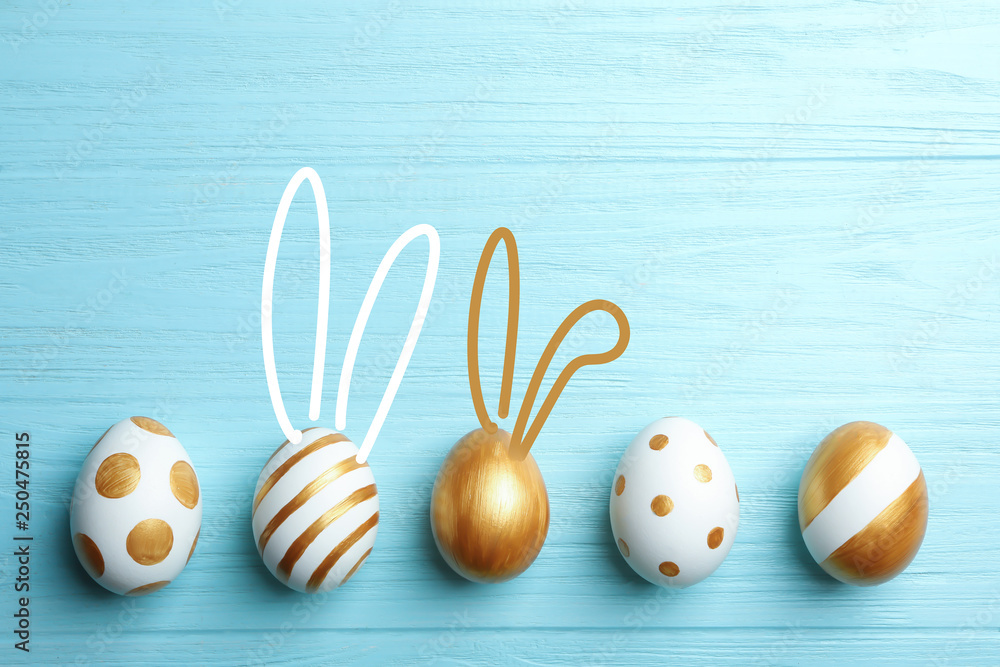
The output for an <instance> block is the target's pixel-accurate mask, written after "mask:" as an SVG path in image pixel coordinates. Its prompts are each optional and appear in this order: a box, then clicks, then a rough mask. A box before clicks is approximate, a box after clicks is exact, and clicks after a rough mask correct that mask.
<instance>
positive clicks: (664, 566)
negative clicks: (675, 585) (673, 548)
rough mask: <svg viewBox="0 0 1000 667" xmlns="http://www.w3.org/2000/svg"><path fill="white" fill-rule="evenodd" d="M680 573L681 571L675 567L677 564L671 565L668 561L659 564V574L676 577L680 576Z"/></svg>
mask: <svg viewBox="0 0 1000 667" xmlns="http://www.w3.org/2000/svg"><path fill="white" fill-rule="evenodd" d="M680 572H681V569H680V568H679V567H677V563H673V562H671V561H669V560H668V561H665V562H663V563H660V573H661V574H665V575H666V576H668V577H676V576H677V575H678V574H680Z"/></svg>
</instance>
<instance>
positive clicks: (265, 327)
mask: <svg viewBox="0 0 1000 667" xmlns="http://www.w3.org/2000/svg"><path fill="white" fill-rule="evenodd" d="M304 180H308V181H309V183H310V185H312V189H313V196H314V197H315V199H316V212H317V215H318V218H319V238H320V255H319V256H320V269H319V270H320V276H319V306H318V308H317V314H316V350H315V354H314V357H313V379H312V390H311V393H310V397H309V419H310V420H312V421H316V420H317V419H319V413H320V399H321V397H322V394H323V366H324V364H325V360H326V338H327V323H328V319H329V306H330V214H329V210H328V209H327V202H326V194H325V192H324V190H323V183H322V182H321V181H320V178H319V174H317V173H316V171H315V170H313V169H311V168H309V167H303V168H302V169H299V170H298V171H297V172H296V173H295V175H294V176H293V177H292V179H291V180H290V181H289V182H288V185H287V186H286V187H285V192H284V193H283V194H282V196H281V201H280V202H279V204H278V211H277V213H276V214H275V216H274V225H273V226H272V228H271V238H270V240H269V241H268V246H267V257H266V259H265V262H264V283H263V287H262V289H261V311H260V327H261V345H262V348H263V352H264V373H265V375H266V376H267V388H268V392H269V393H270V395H271V405H272V407H273V408H274V414H275V417H277V419H278V424H279V426H281V430H282V432H283V433H284V434H285V437H286V438H288V441H289V442H291V443H292V444H298V443H300V442H301V441H302V431H300V430H297V429H294V428H292V423H291V421H290V420H289V419H288V413H287V412H286V411H285V405H284V402H283V401H282V399H281V389H280V388H279V386H278V373H277V368H276V366H275V361H274V339H273V335H272V318H271V304H272V293H273V288H274V270H275V266H276V265H277V260H278V246H279V245H280V243H281V232H282V229H283V228H284V225H285V218H286V217H287V216H288V209H289V207H290V206H291V203H292V199H293V198H294V196H295V193H296V192H297V191H298V189H299V187H300V186H301V185H302V182H303V181H304ZM418 236H426V237H427V240H428V243H429V246H430V248H429V253H428V257H427V273H426V275H425V276H424V285H423V288H422V289H421V292H420V299H419V301H418V302H417V310H416V312H415V313H414V315H413V322H412V323H411V324H410V330H409V332H408V333H407V335H406V340H405V341H404V343H403V350H402V352H400V355H399V359H398V360H397V361H396V367H395V369H393V372H392V377H390V378H389V385H388V386H387V387H386V390H385V393H384V394H383V395H382V401H381V403H379V406H378V409H377V410H376V412H375V418H374V419H373V420H372V423H371V425H370V426H369V427H368V433H366V434H365V439H364V440H363V441H362V444H361V448H360V450H359V451H358V455H357V460H358V462H359V463H364V462H365V461H366V460H367V458H368V455H369V453H371V450H372V447H373V446H374V445H375V439H376V438H377V437H378V434H379V431H381V430H382V425H383V424H384V423H385V418H386V416H388V414H389V408H390V407H391V406H392V401H393V399H395V397H396V392H397V391H398V390H399V385H400V383H401V382H402V380H403V375H404V374H405V373H406V367H407V365H408V364H409V363H410V357H411V356H412V355H413V350H414V349H415V348H416V346H417V339H418V338H419V337H420V330H421V329H422V328H423V325H424V321H425V320H426V319H427V311H428V309H429V308H430V302H431V297H432V295H433V294H434V283H435V281H436V279H437V271H438V264H439V263H440V258H441V239H440V237H439V236H438V233H437V230H436V229H434V227H432V226H431V225H428V224H420V225H416V226H414V227H411V228H410V229H408V230H406V231H405V232H403V233H402V234H401V235H400V237H399V238H398V239H396V241H395V243H393V244H392V246H390V248H389V250H388V252H386V254H385V256H384V257H383V258H382V262H381V263H380V264H379V267H378V270H377V271H376V272H375V277H374V278H372V282H371V285H369V287H368V292H367V293H366V294H365V299H364V301H363V302H362V304H361V310H360V311H359V312H358V317H357V319H356V320H355V321H354V329H353V330H352V331H351V338H350V340H349V342H348V344H347V352H346V354H345V355H344V366H343V368H342V370H341V373H340V386H339V387H338V390H337V407H336V420H335V421H336V427H337V430H338V431H341V432H343V431H344V429H345V428H346V427H347V399H348V394H349V391H350V386H351V376H352V375H353V373H354V364H355V360H356V358H357V353H358V347H360V345H361V338H362V336H363V335H364V332H365V326H366V325H367V324H368V316H369V315H370V314H371V311H372V308H373V307H374V305H375V300H376V299H377V298H378V294H379V291H380V290H381V289H382V284H383V283H384V282H385V277H386V276H387V275H388V273H389V269H390V268H392V265H393V262H395V261H396V258H397V257H399V254H400V252H402V251H403V248H405V247H406V246H407V245H409V244H410V242H411V241H413V240H414V239H416V238H417V237H418Z"/></svg>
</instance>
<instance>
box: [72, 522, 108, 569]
mask: <svg viewBox="0 0 1000 667" xmlns="http://www.w3.org/2000/svg"><path fill="white" fill-rule="evenodd" d="M73 547H74V548H75V549H76V557H77V558H79V559H80V563H82V564H83V569H85V570H86V571H87V572H88V573H89V574H90V576H92V577H93V578H94V579H98V578H100V576H101V575H102V574H104V556H102V555H101V550H100V549H98V548H97V543H95V542H94V540H92V539H90V537H89V536H87V535H84V534H83V533H77V534H76V535H74V536H73Z"/></svg>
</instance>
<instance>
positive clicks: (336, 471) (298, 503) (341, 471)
mask: <svg viewBox="0 0 1000 667" xmlns="http://www.w3.org/2000/svg"><path fill="white" fill-rule="evenodd" d="M367 467H368V464H367V463H358V459H357V457H356V456H354V455H353V454H352V455H351V456H349V457H347V458H346V459H344V460H343V461H341V462H340V463H338V464H336V465H334V466H331V467H330V468H327V469H326V471H325V472H323V474H321V475H320V476H319V477H317V478H316V479H314V480H313V481H311V482H309V483H308V484H306V487H305V488H304V489H302V490H301V491H299V493H298V494H297V495H296V496H295V497H294V498H292V499H291V500H289V501H288V503H287V504H286V505H285V506H284V507H282V508H281V509H280V510H278V513H277V514H275V515H274V517H272V518H271V520H270V521H268V522H267V526H265V527H264V530H263V531H261V534H260V539H258V540H257V548H258V549H259V550H260V552H261V553H264V547H266V546H267V542H268V540H270V539H271V536H272V535H274V531H276V530H278V527H279V526H280V525H281V524H282V523H283V522H284V521H285V519H287V518H288V517H289V516H291V515H292V513H293V512H294V511H295V510H297V509H299V508H300V507H302V506H303V505H305V504H306V502H307V501H308V500H309V499H310V498H312V497H313V496H315V495H316V494H317V493H319V492H320V491H322V490H323V489H325V488H326V487H327V485H328V484H330V483H331V482H333V481H335V480H337V479H340V477H341V475H346V474H347V473H349V472H351V471H352V470H357V469H358V468H367Z"/></svg>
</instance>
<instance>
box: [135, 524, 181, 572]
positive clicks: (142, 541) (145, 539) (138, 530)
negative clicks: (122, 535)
mask: <svg viewBox="0 0 1000 667" xmlns="http://www.w3.org/2000/svg"><path fill="white" fill-rule="evenodd" d="M173 546H174V531H172V530H170V526H169V524H167V522H166V521H163V520H161V519H146V520H145V521H140V522H139V523H137V524H136V525H135V528H133V529H132V530H131V531H130V532H129V534H128V537H127V538H126V539H125V549H126V550H127V551H128V555H129V556H131V557H132V560H134V561H135V562H136V563H138V564H139V565H156V564H157V563H159V562H160V561H162V560H163V559H164V558H166V557H167V555H168V554H170V548H171V547H173ZM164 586H166V584H164Z"/></svg>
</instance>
